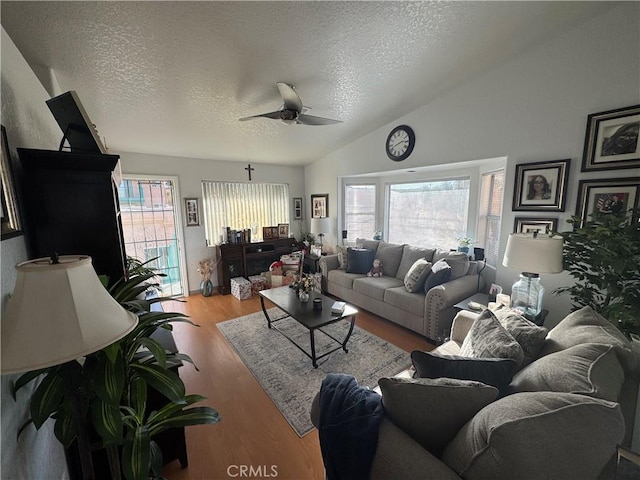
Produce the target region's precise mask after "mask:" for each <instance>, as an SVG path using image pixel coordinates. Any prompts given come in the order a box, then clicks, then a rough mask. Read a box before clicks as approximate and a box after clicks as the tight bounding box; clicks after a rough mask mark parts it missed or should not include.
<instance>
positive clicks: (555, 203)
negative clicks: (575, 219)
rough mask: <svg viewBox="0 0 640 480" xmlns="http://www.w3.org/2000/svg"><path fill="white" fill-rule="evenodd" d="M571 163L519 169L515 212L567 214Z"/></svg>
mask: <svg viewBox="0 0 640 480" xmlns="http://www.w3.org/2000/svg"><path fill="white" fill-rule="evenodd" d="M570 164H571V160H570V159H566V160H552V161H549V162H538V163H526V164H519V165H516V185H515V189H514V192H513V208H512V209H513V210H514V211H529V212H564V210H565V203H566V197H567V191H566V184H567V178H568V177H569V165H570Z"/></svg>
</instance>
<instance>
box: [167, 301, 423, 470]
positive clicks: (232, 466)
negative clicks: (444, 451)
mask: <svg viewBox="0 0 640 480" xmlns="http://www.w3.org/2000/svg"><path fill="white" fill-rule="evenodd" d="M163 307H164V310H165V311H171V312H181V313H183V314H185V315H187V316H189V317H190V319H191V320H192V321H193V322H194V323H196V324H197V325H199V327H193V326H191V325H188V324H182V323H177V324H174V338H175V342H176V345H177V346H178V349H179V350H180V352H182V353H186V354H188V355H189V356H190V357H191V358H192V359H193V361H194V362H195V364H196V365H197V366H198V368H199V369H200V371H199V372H198V371H196V370H195V369H194V368H193V367H192V366H190V365H186V366H183V367H181V368H180V376H181V378H182V379H183V380H184V383H185V385H186V388H187V393H197V394H200V395H203V396H205V397H207V400H206V401H205V402H204V404H205V405H209V406H211V407H213V408H215V409H216V410H217V411H218V412H219V413H220V415H221V417H222V420H221V421H220V422H219V423H217V424H215V425H198V426H192V427H187V429H186V439H187V450H188V453H189V466H188V467H187V468H184V469H182V468H181V467H180V464H179V462H178V461H177V460H176V461H174V462H172V463H170V464H169V465H167V466H166V467H165V470H164V474H165V476H166V477H167V478H169V479H172V480H196V479H198V480H205V479H206V480H209V479H211V480H214V479H215V480H217V479H226V478H243V477H242V476H241V475H240V473H241V470H240V469H241V468H245V469H247V470H246V475H244V478H249V477H250V478H278V479H292V480H293V479H295V480H298V479H304V480H306V479H309V480H314V479H317V480H321V479H323V478H324V468H323V465H322V457H321V454H320V445H319V442H318V432H317V431H316V430H313V431H312V432H311V433H309V434H307V435H305V436H304V437H302V438H300V437H298V435H297V434H296V433H295V431H294V430H293V429H292V428H291V426H290V425H289V424H288V423H287V421H286V420H285V418H284V417H283V416H282V414H281V413H280V411H279V410H278V409H277V408H276V406H275V405H274V404H273V402H272V401H271V399H270V398H269V397H268V395H267V394H266V393H265V392H264V390H263V389H262V387H260V384H259V383H258V382H257V381H256V380H255V378H254V377H253V375H252V374H251V372H250V371H249V370H248V369H247V367H246V366H245V365H244V363H242V361H241V360H240V358H239V357H238V355H237V354H236V353H235V350H234V349H233V347H232V346H231V345H230V344H229V343H228V342H227V340H226V338H225V337H224V336H223V335H222V333H221V332H220V330H219V329H218V328H217V326H216V324H217V323H219V322H223V321H226V320H230V319H232V318H236V317H240V316H243V315H247V314H250V313H253V312H256V311H259V310H260V300H259V298H258V297H254V298H252V299H250V300H245V301H239V300H237V299H236V298H235V297H233V296H232V295H218V294H214V295H213V296H211V297H203V296H201V295H192V296H190V297H188V298H186V299H185V301H184V302H178V301H169V302H165V303H164V304H163ZM356 323H357V325H359V326H360V327H362V328H364V329H366V330H368V331H370V332H371V333H373V334H375V335H377V336H378V337H380V338H383V339H385V340H387V341H388V342H390V343H393V344H394V345H396V346H398V347H399V348H402V349H403V350H406V351H407V352H410V351H411V350H414V349H422V350H431V349H433V348H434V347H433V345H431V344H429V343H428V342H427V340H426V339H425V338H424V337H421V336H419V335H416V334H414V333H412V332H410V331H408V330H406V329H403V328H401V327H398V326H397V325H395V324H393V323H391V322H388V321H386V320H383V319H381V318H380V317H377V316H375V315H373V314H371V313H368V312H366V311H362V310H361V312H360V313H359V314H358V317H357V320H356ZM283 340H284V339H283ZM284 341H286V340H284ZM249 469H253V470H252V471H251V470H249ZM252 472H253V474H252V475H250V474H251V473H252Z"/></svg>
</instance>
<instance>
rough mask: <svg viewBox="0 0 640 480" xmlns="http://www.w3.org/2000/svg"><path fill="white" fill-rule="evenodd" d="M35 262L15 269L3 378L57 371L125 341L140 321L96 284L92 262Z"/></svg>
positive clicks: (81, 259)
mask: <svg viewBox="0 0 640 480" xmlns="http://www.w3.org/2000/svg"><path fill="white" fill-rule="evenodd" d="M59 260H60V263H57V264H51V263H50V261H49V259H48V258H39V259H37V260H30V261H28V262H23V263H20V264H18V265H17V266H16V270H17V271H18V275H17V279H16V287H15V290H14V292H13V295H12V296H11V298H10V299H9V302H8V303H7V309H6V311H5V313H4V315H3V316H2V322H1V326H2V365H1V367H2V374H8V373H18V372H26V371H30V370H36V369H40V368H46V367H51V366H53V365H59V364H61V363H65V362H67V361H70V360H74V359H76V358H80V357H83V356H85V355H89V354H90V353H93V352H96V351H98V350H100V349H101V348H104V347H106V346H108V345H110V344H112V343H113V342H115V341H116V340H119V339H120V338H122V337H124V336H125V335H126V334H127V333H129V332H130V331H131V330H133V329H134V328H135V326H136V325H137V323H138V317H137V316H136V315H135V314H133V313H131V312H128V311H127V310H125V309H124V308H123V307H122V306H121V305H120V304H119V303H118V302H117V301H116V300H114V299H113V297H111V295H109V292H107V290H106V289H105V287H104V286H103V285H102V283H100V279H99V278H98V276H97V275H96V272H95V270H94V269H93V266H92V265H91V257H87V256H61V257H60V259H59Z"/></svg>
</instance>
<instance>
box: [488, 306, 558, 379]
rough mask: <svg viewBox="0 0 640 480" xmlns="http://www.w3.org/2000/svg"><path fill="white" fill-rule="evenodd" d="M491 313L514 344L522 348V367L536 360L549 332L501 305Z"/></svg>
mask: <svg viewBox="0 0 640 480" xmlns="http://www.w3.org/2000/svg"><path fill="white" fill-rule="evenodd" d="M493 313H494V315H495V316H496V318H497V319H498V321H499V322H500V325H502V326H503V327H504V328H505V329H506V330H507V332H509V333H510V334H511V336H512V337H513V338H515V339H516V342H518V343H519V344H520V346H521V347H522V351H523V353H524V363H523V366H524V365H528V364H530V363H531V362H533V361H534V360H535V359H536V358H538V354H539V353H540V350H542V345H544V340H545V338H547V333H548V332H549V331H548V330H547V329H546V328H544V327H539V326H538V325H536V324H535V323H533V322H530V321H529V320H527V319H526V318H524V317H523V316H522V315H519V314H517V313H516V312H514V311H513V310H511V309H510V308H508V307H505V306H503V305H501V306H499V307H498V308H495V309H493Z"/></svg>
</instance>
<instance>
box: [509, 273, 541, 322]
mask: <svg viewBox="0 0 640 480" xmlns="http://www.w3.org/2000/svg"><path fill="white" fill-rule="evenodd" d="M543 296H544V287H543V286H542V285H541V284H540V276H539V275H538V274H537V273H527V272H524V273H522V274H520V280H518V281H517V282H516V283H514V284H513V286H512V287H511V304H510V307H511V308H512V309H513V310H516V311H517V312H519V313H520V314H521V315H522V316H523V317H524V318H526V319H527V320H531V321H532V322H535V321H536V320H537V319H539V318H540V314H541V313H542V298H543Z"/></svg>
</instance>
